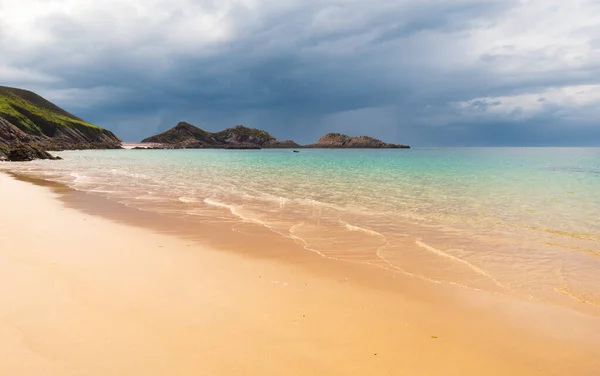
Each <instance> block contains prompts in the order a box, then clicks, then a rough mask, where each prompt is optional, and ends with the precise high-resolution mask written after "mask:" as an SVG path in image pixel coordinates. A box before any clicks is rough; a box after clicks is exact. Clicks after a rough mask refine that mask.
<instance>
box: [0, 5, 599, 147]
mask: <svg viewBox="0 0 600 376" xmlns="http://www.w3.org/2000/svg"><path fill="white" fill-rule="evenodd" d="M0 17H1V19H2V22H0V85H5V86H14V87H20V88H24V89H29V90H32V91H34V92H36V93H38V94H40V95H42V96H44V97H45V98H47V99H49V100H50V101H52V102H54V103H56V104H58V105H59V106H61V107H63V108H65V109H66V110H68V111H70V112H71V113H74V114H76V115H77V116H79V117H82V118H84V119H85V120H87V121H89V122H92V123H94V124H97V125H100V126H102V127H104V128H107V129H110V130H112V131H113V132H115V133H116V134H117V136H119V137H120V138H121V139H123V140H125V141H139V140H141V139H142V138H145V137H147V136H149V135H152V134H155V133H157V132H159V131H163V130H166V129H168V128H171V127H172V126H174V125H175V124H177V122H179V121H187V122H189V123H192V124H194V125H196V126H199V127H201V128H204V129H206V130H209V131H217V130H221V129H224V128H226V127H230V126H233V125H236V124H244V125H246V126H249V127H254V128H260V129H264V130H267V131H269V132H270V133H271V134H273V135H274V136H275V137H276V138H278V139H282V140H283V139H293V140H295V141H297V142H300V143H311V142H314V141H316V140H317V139H318V138H319V137H320V136H321V135H323V134H325V133H327V132H342V133H346V134H349V135H363V134H364V135H370V136H374V137H377V138H381V139H383V140H385V141H388V142H396V143H406V144H410V145H415V146H494V145H499V146H524V145H531V146H545V145H600V1H598V0H569V1H565V0H560V1H559V0H556V1H555V0H487V1H475V0H445V1H442V0H437V1H433V0H395V1H391V0H369V1H366V0H330V1H325V0H271V1H266V0H221V1H209V0H103V1H97V0H44V1H35V0H0Z"/></svg>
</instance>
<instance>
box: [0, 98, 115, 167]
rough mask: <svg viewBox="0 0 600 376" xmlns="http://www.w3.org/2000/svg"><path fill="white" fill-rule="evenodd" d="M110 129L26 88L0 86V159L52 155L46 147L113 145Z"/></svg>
mask: <svg viewBox="0 0 600 376" xmlns="http://www.w3.org/2000/svg"><path fill="white" fill-rule="evenodd" d="M120 147H121V140H119V139H118V138H117V137H116V136H115V135H114V134H113V133H112V132H110V131H108V130H106V129H103V128H100V127H98V126H96V125H93V124H90V123H88V122H86V121H84V120H82V119H80V118H78V117H76V116H75V115H73V114H70V113H68V112H67V111H65V110H63V109H62V108H60V107H58V106H57V105H55V104H53V103H51V102H49V101H47V100H46V99H44V98H42V97H41V96H39V95H37V94H35V93H33V92H31V91H27V90H22V89H17V88H11V87H5V86H0V161H1V160H12V161H28V160H33V159H38V158H41V159H54V157H53V156H52V155H50V154H49V153H48V151H56V150H66V149H117V148H120Z"/></svg>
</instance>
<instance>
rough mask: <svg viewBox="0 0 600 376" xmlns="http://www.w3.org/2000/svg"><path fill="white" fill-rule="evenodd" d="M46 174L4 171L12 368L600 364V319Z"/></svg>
mask: <svg viewBox="0 0 600 376" xmlns="http://www.w3.org/2000/svg"><path fill="white" fill-rule="evenodd" d="M34 182H36V183H41V182H40V181H34ZM46 185H48V186H45V187H44V186H39V185H34V184H31V182H25V181H18V180H16V179H14V178H12V177H10V176H8V175H5V174H0V208H2V219H1V222H0V301H1V304H0V374H2V375H36V376H37V375H170V374H172V375H232V374H233V375H248V374H262V375H281V374H285V375H316V374H328V375H365V374H370V375H506V374H509V373H510V374H511V375H532V374H537V375H565V374H571V375H597V374H600V319H599V318H598V317H595V316H591V315H585V314H583V313H579V312H575V311H573V310H569V309H567V308H563V307H554V306H550V305H544V304H540V303H534V302H527V301H521V300H517V299H513V298H510V297H506V296H500V295H494V294H491V293H485V292H477V291H472V290H467V289H463V288H460V287H456V286H446V285H440V284H434V283H431V282H426V281H422V280H418V279H415V278H411V277H408V276H402V275H398V274H394V273H387V272H385V271H383V270H381V269H376V268H372V267H368V266H365V265H354V264H349V263H342V262H337V261H333V260H328V259H324V258H323V257H320V256H319V255H316V254H312V253H310V252H307V251H306V250H304V249H302V247H300V246H299V245H298V244H295V243H294V242H292V241H289V240H287V239H281V238H277V237H274V236H273V235H272V234H269V232H268V231H265V230H264V229H261V228H258V226H254V225H252V224H241V225H239V226H237V227H235V228H233V229H232V228H231V227H230V226H227V227H226V226H219V224H218V223H215V224H213V225H205V226H202V227H200V228H199V227H197V226H196V227H193V226H191V225H189V224H187V225H186V222H185V221H178V220H177V219H174V218H167V217H160V216H158V215H154V214H150V213H145V212H141V211H139V210H136V209H129V208H126V207H123V206H120V205H119V204H116V203H112V202H109V201H108V200H103V199H101V198H98V197H94V196H90V195H86V194H84V193H81V192H76V191H71V190H69V189H67V188H65V187H62V186H60V185H58V184H51V183H49V184H46Z"/></svg>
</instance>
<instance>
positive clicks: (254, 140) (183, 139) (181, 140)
mask: <svg viewBox="0 0 600 376" xmlns="http://www.w3.org/2000/svg"><path fill="white" fill-rule="evenodd" d="M141 142H142V143H145V144H153V146H152V147H148V148H149V149H165V148H167V149H205V148H208V149H263V148H294V149H295V148H363V149H381V148H400V149H408V148H410V146H408V145H397V144H388V143H385V142H383V141H381V140H378V139H376V138H373V137H369V136H358V137H351V136H347V135H344V134H340V133H328V134H326V135H325V136H323V137H321V138H320V139H319V140H318V141H317V142H316V143H314V144H310V145H299V144H297V143H296V142H294V141H291V140H286V141H278V140H277V139H276V138H275V137H273V136H271V135H270V134H269V133H268V132H266V131H263V130H260V129H255V128H247V127H244V126H243V125H237V126H235V127H233V128H227V129H225V130H222V131H220V132H216V133H211V132H208V131H205V130H204V129H200V128H198V127H196V126H193V125H191V124H189V123H186V122H180V123H178V124H177V125H176V126H175V127H173V128H171V129H169V130H168V131H165V132H163V133H160V134H157V135H155V136H152V137H148V138H145V139H143V140H142V141H141Z"/></svg>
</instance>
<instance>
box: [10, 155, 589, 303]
mask: <svg viewBox="0 0 600 376" xmlns="http://www.w3.org/2000/svg"><path fill="white" fill-rule="evenodd" d="M56 154H58V155H59V156H61V157H62V158H63V160H62V161H42V160H39V161H33V162H28V163H11V164H8V163H5V164H0V170H10V171H14V172H17V173H21V174H25V175H28V176H36V177H42V178H44V179H47V180H51V181H56V182H61V183H64V184H66V185H68V186H69V187H72V188H73V189H76V190H80V191H84V192H88V193H90V194H94V195H102V196H105V197H107V198H109V199H110V200H114V201H116V202H119V203H121V204H123V205H127V206H129V207H133V208H137V209H140V210H145V211H150V212H158V213H170V214H175V215H178V216H181V217H185V218H192V219H193V218H198V219H202V220H203V221H211V220H215V221H221V222H222V223H226V224H228V225H231V226H235V224H236V223H241V222H246V223H250V224H254V225H256V226H261V227H264V228H266V229H268V230H270V231H272V232H273V236H280V237H286V238H289V239H291V240H292V241H294V242H296V243H298V244H300V245H301V246H302V248H303V249H305V250H306V252H313V253H315V254H317V255H320V256H322V257H325V258H329V259H334V260H339V261H340V262H349V263H361V264H365V265H370V266H372V267H373V268H379V269H381V270H382V272H383V271H386V272H393V273H401V274H405V275H408V276H411V277H414V278H418V279H423V280H427V281H430V282H431V283H437V284H452V285H457V286H460V287H463V288H466V289H475V290H484V291H490V292H493V293H496V294H507V295H512V296H518V297H520V298H523V299H528V300H535V301H541V302H546V303H550V304H564V305H570V306H573V307H576V308H581V309H582V310H584V311H586V312H594V313H600V148H413V149H410V150H405V149H378V150H377V149H376V150H364V149H301V151H300V153H293V152H292V150H289V149H266V150H87V151H64V152H59V153H56Z"/></svg>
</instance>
